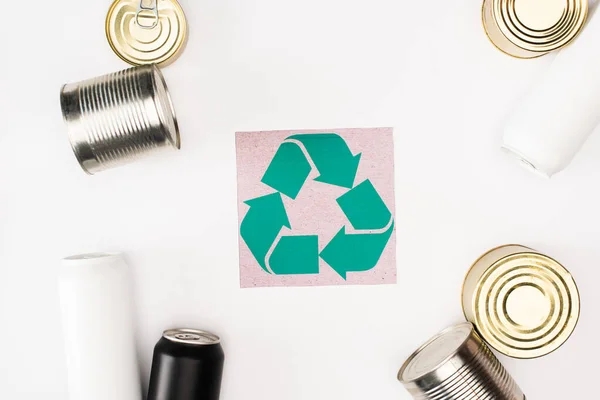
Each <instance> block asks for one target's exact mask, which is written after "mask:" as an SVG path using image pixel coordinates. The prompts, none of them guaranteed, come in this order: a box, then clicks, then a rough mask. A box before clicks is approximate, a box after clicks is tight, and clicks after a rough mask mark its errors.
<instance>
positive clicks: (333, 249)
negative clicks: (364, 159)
mask: <svg viewBox="0 0 600 400" xmlns="http://www.w3.org/2000/svg"><path fill="white" fill-rule="evenodd" d="M360 158H361V154H358V155H353V154H352V151H351V150H350V148H349V147H348V145H347V143H346V142H345V141H344V139H343V138H342V137H340V136H339V135H337V134H334V133H319V134H298V135H292V136H290V137H288V138H286V139H285V140H284V142H283V143H282V144H281V145H280V146H279V149H278V150H277V153H276V154H275V156H274V157H273V160H272V161H271V163H270V165H269V167H268V168H267V171H266V172H265V174H264V176H263V178H262V180H261V182H262V183H264V184H266V185H267V186H269V187H271V188H273V189H275V190H276V192H275V193H271V194H268V195H265V196H262V197H258V198H255V199H251V200H247V201H245V202H244V203H245V204H247V205H248V206H250V209H249V210H248V212H247V214H246V215H245V217H244V219H243V220H242V223H241V227H240V235H241V237H242V239H243V240H244V242H245V243H246V245H247V246H248V248H249V249H250V251H251V253H252V255H253V256H254V258H255V259H256V261H257V262H258V264H259V265H260V266H261V267H262V269H263V270H265V271H266V272H267V273H270V274H276V275H293V274H318V273H319V257H320V258H321V259H323V260H324V261H325V262H326V263H327V264H328V265H329V266H330V267H331V268H333V269H334V270H335V271H336V272H337V273H338V274H339V275H340V276H341V277H342V278H343V279H346V277H347V273H348V272H364V271H368V270H371V269H373V268H375V266H376V265H377V263H378V261H379V258H380V257H381V255H382V253H383V251H384V249H385V247H386V245H387V243H388V241H389V239H390V237H391V235H392V231H393V229H394V221H393V218H392V213H391V212H390V210H389V209H388V208H387V206H386V205H385V203H384V202H383V200H382V199H381V197H380V196H379V194H378V193H377V191H376V189H375V187H374V186H373V184H372V183H371V181H370V180H369V179H367V180H365V181H363V182H361V183H360V184H358V185H356V186H355V185H354V181H355V178H356V172H357V170H358V165H359V162H360ZM310 161H312V165H314V167H315V168H316V169H317V171H318V173H319V176H318V177H317V178H315V181H318V182H322V183H323V184H328V185H335V186H339V187H343V188H347V189H349V190H348V191H347V192H346V193H345V194H343V195H342V196H340V197H339V198H338V199H337V203H338V205H339V207H340V208H341V210H342V211H343V213H344V214H345V215H346V217H347V219H348V221H349V222H350V224H351V225H352V228H353V229H354V230H358V231H366V232H360V233H348V232H347V231H348V228H347V226H342V227H341V229H340V230H339V231H338V233H337V234H336V235H335V236H334V237H333V239H331V241H330V242H329V243H327V245H326V246H325V248H324V249H323V250H322V251H321V252H320V253H319V237H318V235H304V236H298V235H296V236H294V235H283V236H280V237H279V234H280V231H281V230H282V229H283V228H284V227H285V228H288V229H290V230H292V231H293V227H292V226H291V224H290V221H289V219H288V216H287V212H286V209H285V205H284V203H283V198H282V196H281V195H282V194H283V195H285V196H288V197H290V198H291V199H296V197H297V196H298V194H299V193H300V191H301V189H302V186H303V185H304V183H305V182H306V180H307V179H308V177H309V175H310V173H311V171H312V168H313V167H312V166H311V162H310ZM278 237H279V241H278V242H277V243H275V242H276V241H277V238H278Z"/></svg>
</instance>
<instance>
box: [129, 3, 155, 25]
mask: <svg viewBox="0 0 600 400" xmlns="http://www.w3.org/2000/svg"><path fill="white" fill-rule="evenodd" d="M135 22H136V23H137V24H138V25H139V26H140V27H141V28H144V29H154V28H156V26H157V25H158V0H140V6H139V7H138V12H137V14H135Z"/></svg>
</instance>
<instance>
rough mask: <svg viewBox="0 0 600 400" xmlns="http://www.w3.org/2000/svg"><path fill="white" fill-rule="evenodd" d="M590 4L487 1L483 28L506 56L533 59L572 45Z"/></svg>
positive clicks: (577, 1)
mask: <svg viewBox="0 0 600 400" xmlns="http://www.w3.org/2000/svg"><path fill="white" fill-rule="evenodd" d="M587 14H588V0H484V2H483V8H482V18H483V26H484V28H485V31H486V33H487V35H488V37H489V39H490V41H491V42H492V43H493V44H494V45H495V46H496V47H497V48H498V49H500V50H501V51H503V52H504V53H506V54H508V55H511V56H513V57H518V58H534V57H539V56H542V55H544V54H547V53H548V52H550V51H553V50H557V49H559V48H561V47H563V46H565V45H567V44H568V43H569V42H571V41H572V40H573V39H574V38H575V37H576V36H577V35H578V34H579V33H580V32H581V30H582V28H583V26H584V24H585V21H586V19H587Z"/></svg>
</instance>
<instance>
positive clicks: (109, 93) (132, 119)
mask: <svg viewBox="0 0 600 400" xmlns="http://www.w3.org/2000/svg"><path fill="white" fill-rule="evenodd" d="M60 102H61V108H62V113H63V118H64V120H65V123H66V125H67V130H68V134H69V139H70V141H71V146H72V147H73V151H74V152H75V156H76V157H77V160H78V161H79V164H80V165H81V167H82V168H83V169H84V170H85V171H86V172H87V173H89V174H94V173H96V172H99V171H103V170H105V169H108V168H113V167H117V166H120V165H123V164H127V163H129V162H131V161H133V160H135V159H137V158H139V157H141V156H143V155H146V154H148V153H151V152H154V151H157V150H161V149H165V148H176V149H178V148H179V147H180V139H179V129H178V126H177V120H176V118H175V111H174V109H173V105H172V103H171V99H170V97H169V93H168V90H167V86H166V84H165V81H164V79H163V77H162V74H161V73H160V71H159V69H158V68H157V67H156V66H155V65H147V66H141V67H136V68H130V69H127V70H125V71H120V72H116V73H113V74H109V75H105V76H101V77H98V78H93V79H90V80H86V81H83V82H79V83H72V84H67V85H65V86H63V88H62V90H61V95H60Z"/></svg>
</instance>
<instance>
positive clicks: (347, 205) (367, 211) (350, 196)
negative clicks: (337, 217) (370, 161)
mask: <svg viewBox="0 0 600 400" xmlns="http://www.w3.org/2000/svg"><path fill="white" fill-rule="evenodd" d="M337 202H338V204H339V205H340V208H341V209H342V211H343V212H344V214H346V217H347V218H348V221H350V223H351V224H352V226H353V227H354V229H383V228H385V227H386V226H387V224H388V223H389V222H390V218H391V217H392V213H391V212H390V210H389V209H388V208H387V206H386V205H385V203H384V202H383V200H382V199H381V197H380V196H379V193H377V190H375V187H374V186H373V184H372V183H371V181H370V180H368V179H367V180H366V181H364V182H362V183H361V184H359V185H357V186H356V187H355V188H354V189H352V190H349V191H348V192H346V193H345V194H344V195H342V196H340V197H339V198H338V199H337Z"/></svg>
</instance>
